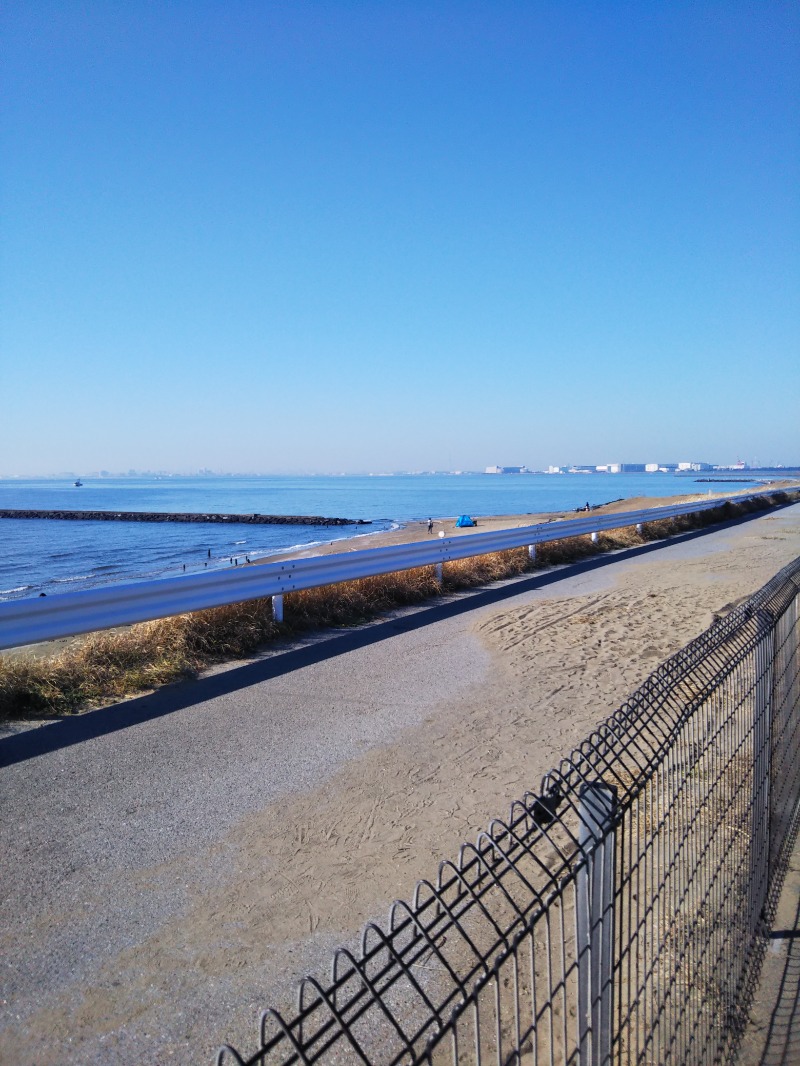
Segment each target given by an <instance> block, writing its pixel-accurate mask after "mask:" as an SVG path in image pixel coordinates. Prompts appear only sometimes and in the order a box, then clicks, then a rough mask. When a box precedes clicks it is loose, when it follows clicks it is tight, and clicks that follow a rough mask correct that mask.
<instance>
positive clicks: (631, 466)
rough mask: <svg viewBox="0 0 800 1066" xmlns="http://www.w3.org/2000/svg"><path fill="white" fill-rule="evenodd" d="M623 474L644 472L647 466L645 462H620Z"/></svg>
mask: <svg viewBox="0 0 800 1066" xmlns="http://www.w3.org/2000/svg"><path fill="white" fill-rule="evenodd" d="M619 469H620V473H621V474H643V473H644V472H645V470H646V469H647V467H646V466H645V464H644V463H620V467H619Z"/></svg>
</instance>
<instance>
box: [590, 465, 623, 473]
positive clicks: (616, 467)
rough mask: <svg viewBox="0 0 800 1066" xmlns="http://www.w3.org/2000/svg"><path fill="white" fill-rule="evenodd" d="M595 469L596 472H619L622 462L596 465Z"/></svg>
mask: <svg viewBox="0 0 800 1066" xmlns="http://www.w3.org/2000/svg"><path fill="white" fill-rule="evenodd" d="M595 470H596V471H597V473H598V474H619V473H620V471H621V470H622V463H606V464H605V466H596V467H595Z"/></svg>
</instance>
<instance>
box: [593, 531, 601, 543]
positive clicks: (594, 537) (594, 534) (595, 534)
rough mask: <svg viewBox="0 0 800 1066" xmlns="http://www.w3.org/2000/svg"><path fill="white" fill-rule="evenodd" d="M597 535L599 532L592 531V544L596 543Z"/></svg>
mask: <svg viewBox="0 0 800 1066" xmlns="http://www.w3.org/2000/svg"><path fill="white" fill-rule="evenodd" d="M599 536H600V534H599V533H592V544H597V539H598V537H599Z"/></svg>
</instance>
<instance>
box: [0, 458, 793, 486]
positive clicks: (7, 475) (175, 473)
mask: <svg viewBox="0 0 800 1066" xmlns="http://www.w3.org/2000/svg"><path fill="white" fill-rule="evenodd" d="M647 465H648V464H644V463H562V464H550V465H549V466H547V467H530V466H527V465H526V464H521V466H513V465H509V466H507V467H505V468H501V467H499V466H498V467H496V468H495V470H492V467H491V466H484V467H481V468H475V469H454V470H450V469H443V468H441V469H435V468H430V469H428V468H423V469H419V470H403V469H397V470H377V469H376V470H367V469H364V470H314V471H306V472H305V473H303V474H292V473H287V472H286V471H266V470H238V471H232V470H209V469H198V470H170V469H166V468H162V469H155V470H151V469H145V470H139V469H136V468H129V469H128V470H117V471H113V470H97V469H96V468H95V469H93V468H87V469H85V470H53V471H47V472H44V473H38V474H20V473H12V472H7V471H6V472H3V471H0V480H8V481H11V480H18V479H21V480H25V478H34V479H39V478H41V479H48V478H51V479H54V480H56V479H60V478H74V477H88V478H92V477H96V478H153V477H156V478H170V477H177V478H183V477H189V478H197V477H210V478H228V477H230V478H246V477H267V478H268V477H303V476H307V477H362V476H366V477H397V476H426V475H433V474H446V475H452V476H456V475H459V474H484V475H490V474H494V475H495V476H516V475H515V473H514V472H516V471H519V472H520V474H537V475H552V474H556V473H560V474H570V473H591V474H597V475H598V476H604V475H605V476H609V477H614V476H615V475H616V474H620V473H649V474H654V475H656V474H663V473H686V474H689V473H701V472H706V473H708V472H713V471H718V472H720V473H724V472H729V473H743V472H747V471H752V472H753V473H758V472H759V471H775V470H784V469H785V470H787V471H793V470H800V463H785V462H776V463H765V464H761V465H750V464H747V463H745V464H743V465H741V464H717V463H707V462H705V461H703V460H693V461H686V462H684V461H681V460H678V461H674V462H673V461H672V460H665V461H663V462H662V463H659V464H650V465H654V466H655V465H657V466H658V469H656V470H648V469H646V467H647ZM615 468H619V469H615ZM667 468H669V469H667Z"/></svg>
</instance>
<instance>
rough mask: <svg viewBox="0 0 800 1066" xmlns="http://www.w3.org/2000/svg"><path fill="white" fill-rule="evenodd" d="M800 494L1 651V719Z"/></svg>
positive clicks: (43, 712) (172, 676) (143, 687)
mask: <svg viewBox="0 0 800 1066" xmlns="http://www.w3.org/2000/svg"><path fill="white" fill-rule="evenodd" d="M790 498H791V499H794V500H796V499H797V498H798V494H797V493H791V496H790V494H788V493H786V492H776V493H774V494H773V495H772V496H769V497H761V498H759V499H754V500H744V501H742V502H741V503H734V504H730V503H725V504H722V505H721V506H720V507H717V508H713V509H712V510H708V511H702V512H700V513H698V514H696V515H689V516H685V517H681V518H675V519H666V520H662V521H659V522H650V523H647V524H645V525H644V527H643V529H642V533H641V534H639V533H637V532H636V529H635V528H634V527H630V528H626V529H617V530H611V531H609V532H608V533H601V534H600V535H599V538H598V541H597V542H596V543H592V541H591V539H590V538H589V537H588V536H583V537H573V538H569V539H567V540H561V541H557V542H554V543H552V544H542V545H539V546H538V548H537V558H536V560H535V561H532V560H531V559H529V557H528V552H527V549H526V548H514V549H512V550H510V551H505V552H497V553H495V554H493V555H482V556H475V557H473V558H471V559H463V560H459V561H457V562H451V563H445V565H444V568H443V587H440V586H439V585H438V584H437V581H436V576H435V572H434V568H433V567H432V566H425V567H420V568H418V569H415V570H405V571H401V572H399V573H395V574H387V575H385V576H383V577H370V578H362V579H361V580H358V581H348V582H343V583H341V584H339V585H328V586H325V587H324V588H317V589H308V590H305V591H303V592H293V593H289V594H287V595H286V596H285V597H284V622H283V623H282V624H280V625H278V624H276V623H275V622H274V621H273V619H272V607H271V602H270V600H269V599H264V600H252V601H250V602H248V603H237V604H233V605H231V606H228V607H216V608H213V609H210V610H207V611H197V612H195V613H194V614H184V615H177V616H175V617H173V618H163V619H158V620H156V621H153V622H143V623H141V624H139V625H135V626H131V627H130V628H129V629H126V630H124V631H122V632H111V633H93V634H90V635H89V636H87V637H83V638H79V639H76V641H75V642H74V643H72V644H70V645H69V646H68V647H67V648H66V649H65V650H63V651H61V652H60V653H59V654H57V655H53V656H51V657H45V658H41V657H37V658H33V657H27V656H22V655H20V656H1V657H0V718H21V719H24V718H38V717H48V718H49V717H53V716H56V715H65V714H74V713H76V712H77V711H79V710H81V709H84V708H87V707H92V706H97V705H98V704H101V703H104V702H108V701H110V700H115V699H119V698H121V697H124V696H129V695H132V694H134V693H137V692H144V691H148V690H151V689H154V688H157V687H159V686H160V685H165V684H169V683H170V682H173V681H178V680H181V679H184V678H191V677H195V676H197V674H198V673H199V672H200V671H201V670H203V669H204V668H205V667H208V666H210V665H212V664H213V663H218V662H223V661H225V660H230V659H237V658H241V657H243V656H247V655H249V654H251V653H252V652H254V651H255V650H256V649H257V648H259V647H261V646H262V645H264V644H266V643H268V642H269V641H273V640H276V639H280V638H282V637H284V638H285V637H291V636H295V635H297V634H299V633H302V632H306V631H309V630H311V629H318V628H322V627H335V626H353V625H358V624H360V623H363V622H366V621H369V620H370V619H373V618H375V617H377V616H379V615H380V614H382V613H384V612H386V611H388V610H391V609H392V608H394V607H398V606H404V605H407V604H414V603H420V602H422V601H423V600H426V599H430V598H431V597H434V596H439V595H441V594H442V593H443V592H444V593H445V594H446V593H447V592H448V591H454V590H456V589H465V588H470V587H474V586H477V585H484V584H487V583H489V582H491V581H497V580H500V579H502V578H507V577H513V576H516V575H519V574H523V573H526V572H529V571H531V570H537V569H542V568H544V567H548V566H553V565H556V564H558V563H569V562H575V561H577V560H579V559H583V558H586V557H588V556H592V555H598V554H600V553H602V552H608V551H613V550H615V549H619V548H628V547H634V546H636V545H639V544H644V543H647V542H648V541H652V540H660V539H662V538H664V537H669V536H672V535H674V534H676V533H682V532H685V531H687V530H691V529H697V528H700V527H704V526H709V525H713V524H715V523H717V522H721V521H724V520H726V519H729V518H734V517H737V516H740V515H744V514H747V513H750V512H753V511H760V510H767V509H769V508H770V507H773V506H777V505H780V504H784V503H787V502H789V501H790Z"/></svg>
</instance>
